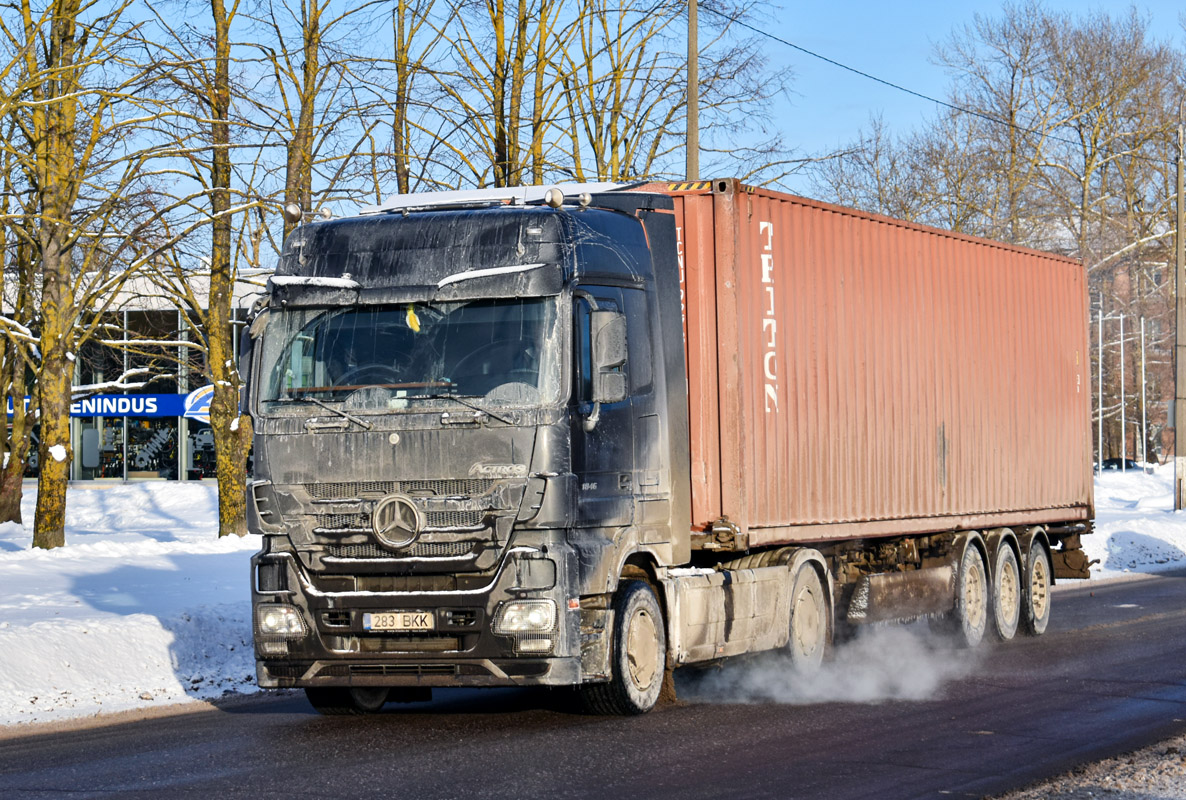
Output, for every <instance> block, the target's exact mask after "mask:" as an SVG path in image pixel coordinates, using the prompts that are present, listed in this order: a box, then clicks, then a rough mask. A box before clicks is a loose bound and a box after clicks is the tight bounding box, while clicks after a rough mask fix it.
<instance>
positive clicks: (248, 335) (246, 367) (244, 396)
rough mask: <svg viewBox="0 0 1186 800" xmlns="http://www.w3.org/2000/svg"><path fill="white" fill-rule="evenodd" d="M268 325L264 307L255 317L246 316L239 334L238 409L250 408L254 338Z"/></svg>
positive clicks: (260, 334) (266, 311)
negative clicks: (245, 322)
mask: <svg viewBox="0 0 1186 800" xmlns="http://www.w3.org/2000/svg"><path fill="white" fill-rule="evenodd" d="M267 325H268V310H267V309H266V308H265V309H263V310H262V311H260V312H259V313H258V314H257V315H256V316H255V317H251V316H248V319H247V325H246V326H244V328H243V332H242V334H241V335H240V336H239V410H240V411H245V410H246V409H248V408H250V407H251V406H250V404H249V403H248V400H249V396H248V390H249V387H250V386H251V373H252V371H253V367H254V366H255V365H254V364H253V363H252V358H253V357H254V355H255V346H256V344H257V342H256V340H257V339H259V338H260V337H261V336H263V335H264V328H266V327H267Z"/></svg>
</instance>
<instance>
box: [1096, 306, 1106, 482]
mask: <svg viewBox="0 0 1186 800" xmlns="http://www.w3.org/2000/svg"><path fill="white" fill-rule="evenodd" d="M1097 319H1098V322H1097V324H1098V326H1099V327H1098V328H1097V332H1098V335H1097V337H1096V340H1095V341H1096V347H1097V348H1098V350H1097V351H1096V352H1097V354H1098V358H1096V360H1095V365H1096V370H1097V373H1096V374H1097V375H1098V377H1097V378H1096V381H1095V388H1096V391H1098V392H1099V405H1098V408H1099V412H1100V413H1099V416H1098V417H1097V418H1096V422H1095V424H1096V430H1097V432H1098V433H1097V435H1096V441H1097V442H1099V450H1098V451H1097V454H1096V461H1095V463H1096V466H1097V467H1099V472H1100V474H1103V471H1104V293H1103V292H1100V310H1099V316H1098V317H1097Z"/></svg>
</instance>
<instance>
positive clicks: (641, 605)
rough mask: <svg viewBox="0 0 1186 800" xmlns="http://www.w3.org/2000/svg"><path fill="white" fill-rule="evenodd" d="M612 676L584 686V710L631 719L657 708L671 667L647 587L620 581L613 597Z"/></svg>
mask: <svg viewBox="0 0 1186 800" xmlns="http://www.w3.org/2000/svg"><path fill="white" fill-rule="evenodd" d="M612 644H613V655H612V656H611V658H612V666H613V674H612V676H611V678H610V680H609V682H608V683H590V684H587V685H585V686H582V687H580V692H581V699H582V700H583V702H584V705H585V708H586V710H588V711H589V712H591V713H594V714H602V715H607V716H609V715H613V716H630V715H635V714H645V713H646V712H648V711H650V710H651V709H652V708H654V706H655V703H657V702H658V700H659V693H660V691H661V690H662V688H663V676H664V672H665V669H666V666H667V634H666V631H665V629H664V624H663V613H662V611H661V610H660V608H659V601H658V599H657V598H656V597H655V592H654V590H652V589H651V587H650V585H649V584H646V583H644V582H642V581H622V583H621V584H620V585H619V586H618V591H617V594H615V595H614V630H613V643H612Z"/></svg>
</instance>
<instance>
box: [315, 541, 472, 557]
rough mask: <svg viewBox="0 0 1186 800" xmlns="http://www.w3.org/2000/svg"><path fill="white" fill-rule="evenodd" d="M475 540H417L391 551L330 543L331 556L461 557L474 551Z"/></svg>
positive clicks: (329, 553) (369, 545)
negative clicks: (414, 542) (412, 543)
mask: <svg viewBox="0 0 1186 800" xmlns="http://www.w3.org/2000/svg"><path fill="white" fill-rule="evenodd" d="M477 544H478V543H477V542H417V543H416V544H414V545H412V546H411V547H405V548H403V549H402V550H398V551H395V552H392V551H391V550H387V549H386V548H383V547H379V546H378V545H374V544H331V545H329V546H328V547H327V548H326V554H327V555H328V556H330V557H331V558H462V557H464V556H468V555H470V554H471V553H473V551H474V547H475V545H477Z"/></svg>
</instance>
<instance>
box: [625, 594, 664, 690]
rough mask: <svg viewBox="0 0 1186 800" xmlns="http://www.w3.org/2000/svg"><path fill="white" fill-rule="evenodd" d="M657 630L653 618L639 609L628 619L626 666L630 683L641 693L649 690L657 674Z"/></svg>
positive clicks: (645, 611) (644, 610)
mask: <svg viewBox="0 0 1186 800" xmlns="http://www.w3.org/2000/svg"><path fill="white" fill-rule="evenodd" d="M658 640H659V630H658V628H657V627H656V625H655V620H654V618H653V617H652V616H651V615H650V613H649V612H648V611H647V610H646V609H639V610H637V611H636V612H635V613H634V616H633V617H632V618H631V619H630V630H629V631H628V632H627V634H626V665H627V668H628V670H629V672H630V682H631V683H633V684H634V685H635V686H637V687H638V688H639V690H641V691H644V692H645V691H646V690H647V689H648V688H650V686H651V684H652V683H653V682H654V680H655V675H657V674H658V672H659V652H658V650H659V648H658V647H656V646H655V643H656V642H657V641H658Z"/></svg>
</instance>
